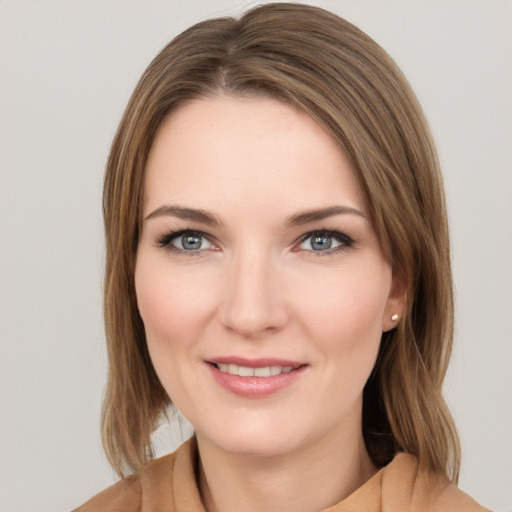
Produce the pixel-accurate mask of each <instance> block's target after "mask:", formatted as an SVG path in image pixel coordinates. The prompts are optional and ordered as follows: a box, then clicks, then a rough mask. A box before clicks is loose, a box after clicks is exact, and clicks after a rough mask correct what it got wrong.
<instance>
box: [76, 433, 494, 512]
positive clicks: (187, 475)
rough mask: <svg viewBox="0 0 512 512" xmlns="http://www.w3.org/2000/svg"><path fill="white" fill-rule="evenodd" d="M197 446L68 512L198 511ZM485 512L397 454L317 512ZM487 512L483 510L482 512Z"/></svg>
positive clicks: (407, 457) (156, 462)
mask: <svg viewBox="0 0 512 512" xmlns="http://www.w3.org/2000/svg"><path fill="white" fill-rule="evenodd" d="M196 460H197V444H196V442H195V439H194V438H192V439H190V440H189V441H187V442H186V443H184V444H183V445H181V446H180V447H179V449H178V450H177V451H176V452H174V453H172V454H170V455H166V456H165V457H162V458H160V459H156V460H154V461H152V462H150V463H149V464H147V465H146V466H145V467H144V469H143V470H142V471H141V473H140V474H139V475H137V476H130V477H127V478H125V479H123V480H120V481H119V482H117V483H116V484H114V485H112V486H111V487H109V488H108V489H105V490H104V491H103V492H101V493H99V494H97V495H96V496H95V497H93V498H92V499H90V500H89V501H88V502H87V503H85V504H84V505H82V506H81V507H79V508H77V509H76V510H75V511H74V512H100V511H101V512H141V511H143V512H204V507H203V505H202V503H201V497H200V495H199V489H198V487H197V481H196V477H195V461H196ZM406 511H407V512H485V511H486V509H484V508H483V507H481V506H480V505H478V503H476V502H475V501H474V500H473V499H471V498H470V497H469V496H468V495H467V494H465V493H464V492H462V491H461V490H460V489H458V488H457V487H456V486H455V485H453V484H451V483H450V482H449V480H448V479H447V477H445V476H439V475H435V474H432V473H427V472H420V471H418V462H417V460H416V458H415V457H413V456H412V455H408V454H405V453H400V454H398V455H396V456H395V458H394V459H393V460H392V461H391V462H390V463H389V464H388V465H387V466H385V467H384V468H382V469H380V470H379V471H378V472H377V473H376V474H375V475H374V476H373V477H372V478H371V479H370V480H368V481H367V482H366V483H365V484H364V485H362V486H361V487H360V488H359V489H357V490H356V491H355V492H353V493H352V494H351V495H350V496H348V497H347V498H345V499H344V500H342V501H341V502H340V503H338V504H336V505H333V506H332V507H329V508H328V509H324V510H323V511H322V512H406ZM487 512H489V511H487Z"/></svg>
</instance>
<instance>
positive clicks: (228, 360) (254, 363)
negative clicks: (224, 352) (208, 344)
mask: <svg viewBox="0 0 512 512" xmlns="http://www.w3.org/2000/svg"><path fill="white" fill-rule="evenodd" d="M208 363H214V364H236V365H238V366H246V367H247V368H263V367H265V366H291V367H292V368H298V367H299V366H303V365H304V364H305V363H303V362H300V361H292V360H289V359H276V358H270V357H259V358H257V359H246V358H244V357H238V356H227V357H214V358H212V359H209V360H208Z"/></svg>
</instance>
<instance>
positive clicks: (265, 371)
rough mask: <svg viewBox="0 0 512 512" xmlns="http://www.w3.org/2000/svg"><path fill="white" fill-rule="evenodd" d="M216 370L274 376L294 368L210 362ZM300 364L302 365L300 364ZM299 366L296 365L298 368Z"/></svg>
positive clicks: (241, 375) (249, 375) (241, 374)
mask: <svg viewBox="0 0 512 512" xmlns="http://www.w3.org/2000/svg"><path fill="white" fill-rule="evenodd" d="M212 364H213V365H214V366H215V367H216V368H217V369H218V370H220V371H221V372H223V373H229V374H230V375H237V376H238V377H275V376H277V375H281V374H282V373H290V372H291V371H292V370H294V369H296V368H294V367H293V366H259V367H256V368H252V367H250V366H240V365H238V364H226V363H218V364H216V363H212ZM300 366H302V365H300ZM300 366H297V368H299V367H300Z"/></svg>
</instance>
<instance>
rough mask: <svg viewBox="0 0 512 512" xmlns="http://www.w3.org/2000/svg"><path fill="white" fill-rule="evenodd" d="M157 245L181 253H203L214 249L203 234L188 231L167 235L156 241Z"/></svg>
mask: <svg viewBox="0 0 512 512" xmlns="http://www.w3.org/2000/svg"><path fill="white" fill-rule="evenodd" d="M158 245H159V246H160V247H165V248H167V249H169V250H171V251H175V252H183V253H185V252H189V253H191V252H199V251H205V250H207V249H212V248H213V247H214V245H213V244H212V243H211V242H210V241H209V240H208V238H206V236H205V235H204V234H203V233H201V232H198V231H190V230H183V231H178V232H173V233H169V234H167V235H165V236H164V237H162V238H161V239H160V240H159V241H158Z"/></svg>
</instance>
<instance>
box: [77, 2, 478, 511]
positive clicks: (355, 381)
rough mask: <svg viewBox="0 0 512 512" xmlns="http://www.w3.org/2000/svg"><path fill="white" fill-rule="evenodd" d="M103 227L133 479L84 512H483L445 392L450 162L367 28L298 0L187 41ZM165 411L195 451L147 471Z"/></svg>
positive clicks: (119, 412) (122, 146)
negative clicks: (463, 469) (445, 179)
mask: <svg viewBox="0 0 512 512" xmlns="http://www.w3.org/2000/svg"><path fill="white" fill-rule="evenodd" d="M104 216H105V227H106V242H107V247H106V248H107V268H106V278H105V318H106V334H107V342H108V351H109V362H110V374H109V383H108V388H107V393H106V397H105V403H104V411H103V437H104V445H105V450H106V453H107V456H108V458H109V460H110V462H111V464H112V466H113V467H114V468H115V469H116V470H117V472H118V473H119V474H120V475H121V476H124V475H126V473H127V472H133V473H134V475H132V476H128V477H125V478H124V479H122V480H121V481H120V482H118V483H117V484H115V485H114V486H113V487H111V488H109V489H107V490H106V491H104V492H103V493H100V494H99V495H97V496H96V497H94V498H92V499H91V500H90V501H89V502H88V503H86V504H85V505H83V506H82V507H80V508H79V509H78V510H80V511H92V510H103V511H104V510H124V511H128V510H140V509H141V508H142V509H143V510H145V511H150V510H155V511H156V510H159V511H163V510H165V511H181V510H206V511H208V512H211V511H244V510H247V511H255V510H266V511H268V510H280V511H285V510H294V511H297V510H304V511H317V510H326V509H328V510H330V511H333V512H334V511H345V510H364V511H377V510H379V511H380V510H413V509H414V510H428V511H432V510H438V511H441V510H446V511H448V510H450V511H453V510H464V511H466V510H467V511H473V510H475V511H477V510H483V509H482V508H481V507H480V506H479V505H477V504H476V503H475V502H474V501H473V500H472V499H471V498H469V497H468V496H467V495H465V494H464V493H463V492H462V491H459V490H458V489H457V488H456V486H455V485H454V482H456V480H457V475H458V468H459V446H458V439H457V434H456V431H455V427H454V424H453V421H452V419H451V416H450V414H449V411H448V410H447V408H446V405H445V403H444V401H443V398H442V396H441V386H442V382H443V378H444V375H445V371H446V367H447V364H448V360H449V356H450V349H451V342H452V321H453V313H452V310H453V304H452V288H451V273H450V256H449V239H448V229H447V221H446V210H445V205H444V196H443V188H442V181H441V176H440V173H439V168H438V163H437V159H436V153H435V149H434V146H433V143H432V141H431V138H430V135H429V131H428V127H427V125H426V122H425V121H424V118H423V115H422V113H421V110H420V108H419V106H418V104H417V101H416V99H415V98H414V95H413V93H412V92H411V90H410V88H409V86H408V85H407V82H406V80H405V79H404V78H403V76H402V75H401V73H400V71H399V70H398V69H397V67H396V65H395V64H394V63H393V62H392V61H391V59H390V58H389V56H387V54H386V53H385V52H384V51H383V50H382V49H381V48H380V47H379V46H378V45H376V43H375V42H373V41H372V40H371V39H370V38H369V37H368V36H366V35H365V34H364V33H362V32H361V31H360V30H358V29H357V28H355V27H353V26H352V25H351V24H349V23H347V22H346V21H344V20H342V19H340V18H338V17H336V16H334V15H333V14H330V13H328V12H326V11H324V10H321V9H318V8H315V7H309V6H305V5H295V4H267V5H265V6H262V7H258V8H255V9H253V10H250V11H248V12H247V13H246V14H245V15H244V16H242V18H240V19H239V20H235V19H232V18H220V19H215V20H210V21H206V22H203V23H199V24H197V25H195V26H194V27H191V28H190V29H188V30H186V31H185V32H183V33H182V34H180V35H179V36H178V37H176V38H175V39H174V40H173V41H172V42H171V43H170V44H169V45H167V46H166V47H165V48H164V49H163V50H162V52H161V53H160V54H159V55H158V56H157V57H156V58H155V59H154V61H153V62H152V63H151V64H150V66H149V67H148V69H147V70H146V72H145V73H144V75H143V77H142V78H141V80H140V82H139V84H138V86H137V88H136V90H135V91H134V93H133V95H132V98H131V100H130V102H129V105H128V107H127V110H126V112H125V115H124V117H123V119H122V121H121V124H120V126H119V129H118V133H117V135H116V137H115V140H114V143H113V146H112V150H111V154H110V157H109V161H108V164H107V172H106V179H105V191H104ZM171 403H172V404H173V405H174V406H176V408H177V409H178V410H180V411H181V412H182V413H183V415H184V416H185V417H186V418H187V419H188V420H189V421H190V423H191V424H192V425H193V427H194V430H195V436H194V438H193V439H191V440H189V441H188V442H187V443H185V444H184V445H182V446H181V447H180V448H179V449H178V451H177V452H175V453H174V454H171V455H169V456H167V457H164V458H161V459H158V460H155V461H151V459H152V458H153V457H152V451H151V434H152V432H153V431H154V430H155V428H156V425H157V423H158V421H159V420H160V419H161V417H162V415H164V414H165V411H166V410H167V408H168V406H169V405H170V404H171ZM150 461H151V462H150Z"/></svg>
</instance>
